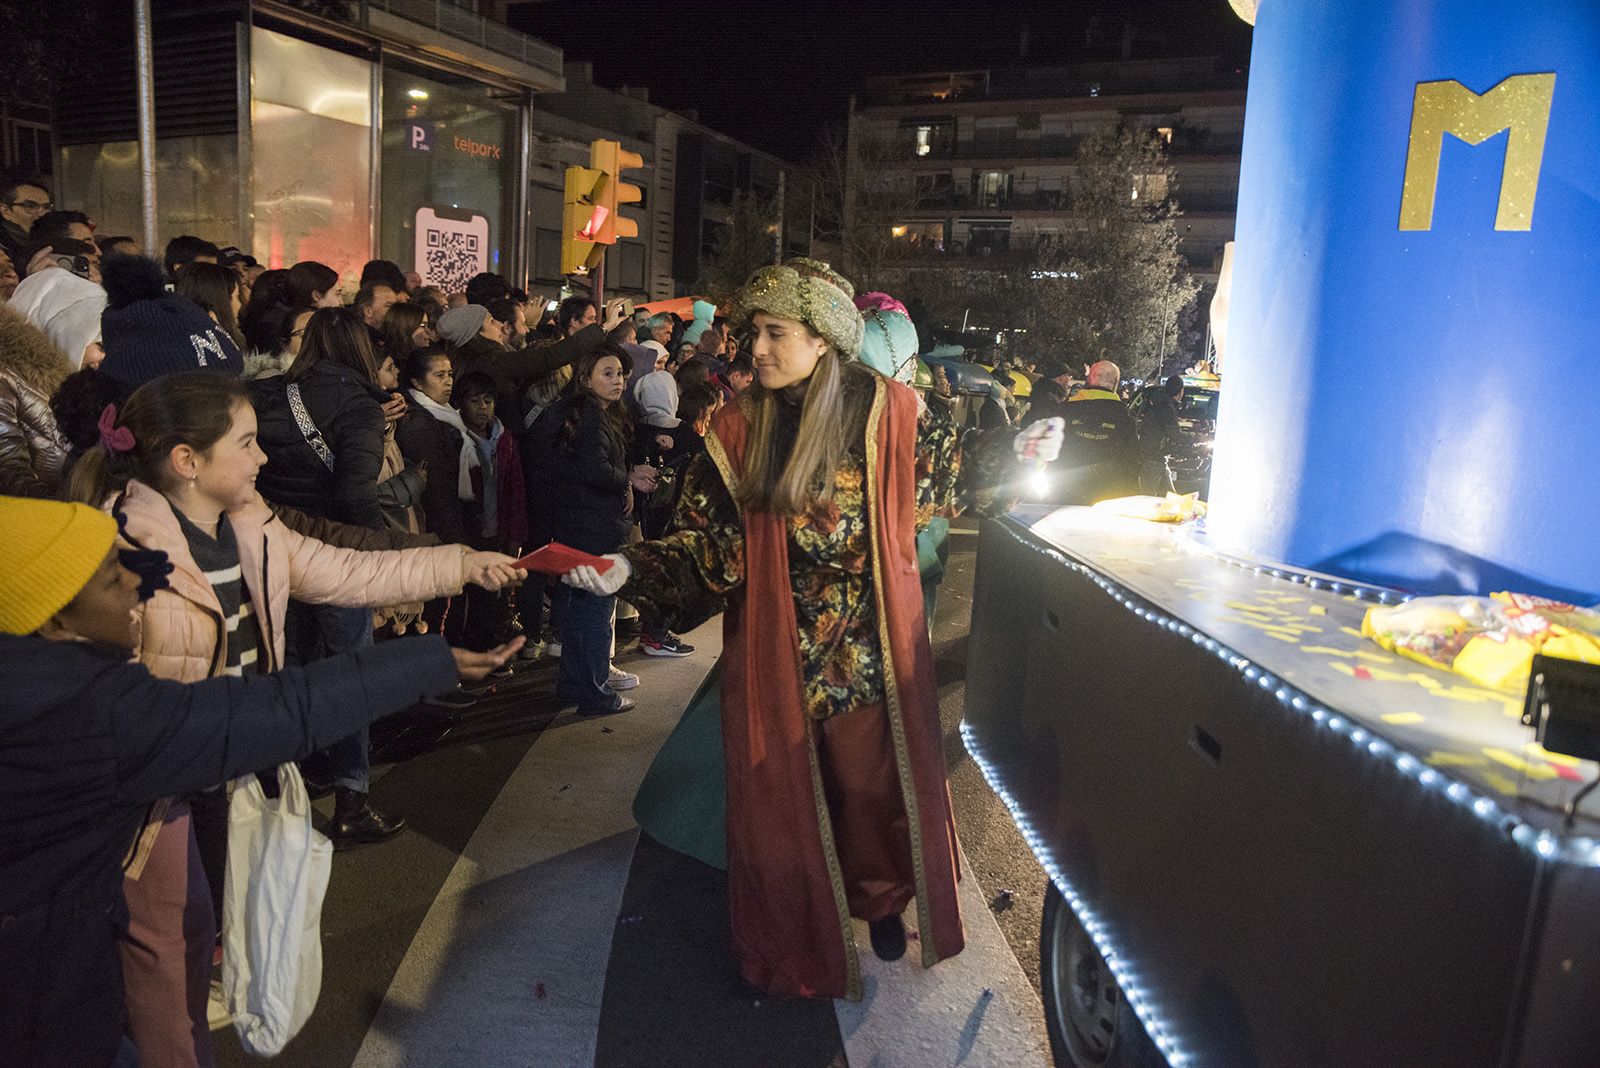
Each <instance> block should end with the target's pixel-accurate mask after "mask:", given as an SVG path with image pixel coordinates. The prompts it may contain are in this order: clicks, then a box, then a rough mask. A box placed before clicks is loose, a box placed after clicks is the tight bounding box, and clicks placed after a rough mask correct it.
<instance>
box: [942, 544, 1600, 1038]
mask: <svg viewBox="0 0 1600 1068" xmlns="http://www.w3.org/2000/svg"><path fill="white" fill-rule="evenodd" d="M1012 537H1013V538H1016V540H1017V541H1018V542H1020V543H1021V544H1023V545H1025V546H1027V547H1028V548H1029V549H1031V550H1032V551H1034V552H1036V553H1039V554H1040V555H1042V556H1045V557H1048V558H1049V559H1051V560H1053V561H1055V562H1056V563H1058V564H1061V565H1063V566H1065V567H1067V568H1068V569H1069V570H1071V571H1075V572H1077V573H1078V574H1080V575H1083V576H1085V577H1086V578H1088V579H1089V580H1090V581H1092V582H1093V583H1094V584H1095V585H1096V586H1098V587H1100V589H1101V590H1103V591H1104V592H1105V593H1106V594H1107V595H1109V596H1110V597H1111V598H1112V599H1113V600H1115V601H1116V602H1117V603H1118V604H1120V605H1122V606H1123V607H1124V608H1126V609H1128V611H1130V612H1132V613H1133V614H1134V615H1136V616H1138V617H1139V618H1140V619H1143V620H1146V621H1147V622H1151V623H1154V624H1156V625H1157V626H1162V627H1165V628H1166V629H1167V630H1169V631H1171V632H1173V633H1174V634H1177V635H1179V636H1180V637H1184V638H1187V639H1188V640H1189V641H1191V642H1193V643H1194V644H1195V645H1198V646H1200V647H1201V648H1203V649H1205V650H1206V651H1207V652H1209V653H1212V654H1214V655H1215V656H1216V657H1217V658H1218V659H1219V660H1223V661H1225V662H1226V663H1227V664H1228V665H1229V666H1230V667H1232V668H1233V669H1234V670H1236V671H1238V672H1239V673H1240V674H1241V675H1243V676H1244V678H1245V680H1246V681H1248V682H1252V683H1254V684H1255V685H1256V686H1258V687H1260V688H1261V689H1263V690H1267V691H1269V692H1271V693H1272V695H1273V696H1274V697H1275V698H1276V699H1277V701H1278V703H1279V704H1281V705H1283V706H1284V707H1285V708H1288V709H1291V710H1292V711H1294V712H1298V713H1300V714H1301V715H1303V716H1307V717H1309V718H1310V719H1311V721H1312V722H1313V723H1314V724H1316V725H1317V726H1318V727H1324V728H1327V729H1328V730H1330V731H1332V732H1333V733H1334V734H1337V735H1340V736H1341V737H1344V738H1347V739H1348V740H1349V741H1350V743H1351V744H1352V745H1354V746H1356V747H1358V748H1361V749H1365V750H1366V751H1367V753H1369V754H1370V755H1371V756H1373V757H1376V758H1378V759H1380V760H1383V761H1385V762H1386V763H1388V764H1390V765H1391V766H1392V767H1394V768H1395V769H1397V770H1398V771H1399V772H1400V773H1401V774H1402V775H1404V776H1405V777H1406V778H1408V779H1410V780H1412V781H1413V782H1415V783H1417V784H1418V785H1420V786H1421V787H1423V788H1424V789H1425V790H1428V791H1430V792H1437V793H1439V794H1440V795H1442V796H1443V797H1445V798H1446V799H1448V800H1450V801H1452V802H1454V803H1455V804H1456V805H1458V806H1460V807H1461V808H1463V809H1466V810H1467V811H1469V812H1471V813H1472V814H1473V815H1474V816H1477V817H1478V818H1479V819H1481V820H1483V821H1484V822H1485V823H1488V824H1491V825H1493V826H1496V827H1498V828H1500V829H1501V830H1502V831H1504V832H1505V833H1506V834H1507V835H1508V836H1509V837H1510V838H1511V841H1512V842H1514V843H1515V844H1516V845H1517V846H1518V847H1520V848H1521V849H1523V850H1525V851H1527V852H1529V853H1532V854H1533V855H1534V856H1535V857H1537V858H1538V859H1539V860H1540V861H1547V862H1554V863H1558V864H1571V865H1575V866H1578V867H1590V868H1592V867H1600V842H1597V841H1596V840H1595V839H1593V838H1591V837H1587V836H1586V837H1580V838H1570V839H1563V838H1561V837H1558V836H1557V835H1554V834H1551V833H1550V832H1549V831H1545V830H1540V829H1538V828H1536V827H1534V826H1533V825H1531V824H1529V823H1527V822H1526V821H1524V820H1523V819H1522V818H1521V817H1519V816H1517V815H1515V814H1514V813H1511V812H1508V811H1506V810H1505V809H1503V808H1502V807H1501V806H1500V804H1499V803H1498V802H1497V801H1495V800H1494V799H1493V798H1491V797H1488V796H1486V795H1484V794H1480V793H1478V792H1477V791H1475V790H1473V789H1472V788H1471V787H1470V786H1468V785H1467V784H1466V783H1463V782H1461V781H1459V780H1457V779H1453V778H1451V777H1450V776H1448V775H1446V774H1444V773H1443V772H1440V771H1438V770H1437V769H1435V768H1431V767H1429V766H1428V765H1426V764H1424V763H1423V762H1422V761H1421V760H1418V759H1417V758H1416V757H1414V756H1412V755H1411V754H1410V753H1408V752H1405V751H1404V750H1401V749H1399V748H1397V747H1396V746H1394V745H1392V744H1391V743H1390V742H1388V741H1386V740H1385V739H1383V738H1380V737H1378V736H1376V735H1374V734H1373V733H1372V732H1371V731H1369V730H1367V729H1366V728H1365V727H1360V726H1357V725H1356V724H1354V723H1352V722H1351V721H1350V720H1349V719H1347V718H1346V717H1345V716H1342V715H1340V714H1338V713H1336V712H1333V711H1330V710H1329V709H1328V708H1326V707H1324V706H1323V705H1321V704H1318V703H1317V702H1316V701H1315V700H1314V699H1312V698H1311V697H1310V696H1308V695H1307V694H1305V693H1304V692H1303V691H1301V690H1298V689H1296V688H1295V687H1293V686H1291V685H1289V684H1288V683H1287V682H1285V681H1283V680H1282V679H1280V678H1279V677H1278V676H1276V675H1274V674H1272V673H1271V672H1269V671H1264V670H1262V669H1261V668H1259V667H1257V666H1256V665H1255V664H1254V663H1252V662H1251V660H1250V659H1249V658H1248V657H1246V656H1243V655H1241V654H1240V653H1238V652H1235V651H1234V650H1232V649H1230V648H1228V647H1227V646H1225V645H1223V644H1222V643H1221V642H1219V641H1217V640H1216V639H1215V638H1212V637H1210V636H1209V635H1206V634H1204V633H1202V632H1200V631H1198V630H1196V629H1195V628H1194V627H1191V626H1189V624H1187V623H1185V622H1183V621H1182V620H1179V619H1175V618H1173V617H1172V616H1169V615H1167V614H1166V613H1164V612H1162V611H1160V610H1158V609H1155V608H1152V607H1148V606H1147V605H1145V604H1144V603H1142V602H1140V601H1138V600H1136V599H1135V598H1132V597H1129V596H1128V595H1127V594H1125V593H1123V592H1122V589H1121V588H1120V587H1118V586H1117V585H1116V584H1115V583H1113V582H1112V581H1111V580H1110V579H1107V578H1106V577H1105V576H1103V575H1101V574H1100V573H1099V572H1098V571H1096V570H1094V569H1093V568H1091V567H1088V566H1086V565H1084V564H1080V563H1078V562H1077V561H1075V560H1072V559H1069V558H1068V557H1067V556H1066V555H1065V554H1063V553H1061V552H1060V551H1058V550H1056V549H1053V548H1048V547H1045V546H1041V545H1039V544H1037V543H1035V542H1033V541H1027V540H1024V539H1022V538H1019V537H1017V536H1016V535H1015V534H1013V535H1012ZM1235 566H1246V567H1247V566H1250V565H1244V564H1236V565H1235ZM1256 570H1258V571H1261V572H1262V573H1264V574H1272V575H1274V576H1275V577H1285V578H1287V577H1288V576H1289V573H1288V572H1285V573H1284V574H1283V575H1282V576H1279V575H1278V573H1277V571H1274V570H1269V569H1266V568H1260V567H1257V568H1256ZM1305 577H1306V579H1307V580H1308V581H1310V577H1309V576H1305ZM1317 581H1321V580H1317ZM1313 588H1322V587H1317V586H1313ZM1326 588H1328V589H1331V590H1333V591H1334V592H1343V590H1344V589H1348V590H1349V591H1350V592H1352V593H1354V592H1356V591H1357V587H1356V586H1355V585H1353V584H1345V583H1332V582H1330V583H1328V584H1327V587H1326ZM1402 599H1403V598H1402ZM961 740H962V742H963V743H964V744H965V746H966V749H967V752H968V753H969V754H970V755H971V757H972V759H973V761H974V762H975V763H976V764H977V765H978V768H979V770H980V771H982V772H983V777H984V780H985V781H986V782H988V784H989V788H990V789H992V790H993V791H994V793H995V795H996V796H997V797H999V798H1000V800H1001V802H1003V803H1004V804H1005V806H1006V809H1007V811H1009V812H1010V813H1011V819H1012V821H1013V822H1014V823H1015V824H1016V825H1017V830H1018V831H1020V832H1021V833H1022V838H1023V841H1025V842H1026V843H1027V844H1028V848H1029V849H1030V850H1032V852H1033V855H1034V858H1035V859H1037V860H1038V861H1039V864H1040V866H1041V867H1043V868H1044V870H1045V874H1046V875H1048V876H1049V877H1050V881H1051V882H1053V883H1054V884H1055V886H1056V889H1058V890H1060V891H1061V895H1062V897H1064V898H1065V899H1066V901H1067V904H1068V905H1069V906H1071V908H1072V911H1073V913H1074V914H1075V915H1076V916H1077V917H1078V921H1079V922H1080V923H1082V924H1083V927H1084V930H1086V931H1088V932H1089V937H1090V938H1091V939H1092V940H1093V941H1094V944H1095V948H1096V949H1098V950H1099V951H1100V955H1101V957H1103V958H1104V959H1105V962H1106V966H1107V967H1109V968H1110V969H1111V974H1112V975H1113V976H1115V977H1116V980H1117V985H1118V986H1119V987H1121V988H1122V992H1123V995H1124V996H1125V997H1126V998H1127V1000H1128V1004H1129V1006H1130V1007H1131V1008H1132V1009H1133V1011H1134V1014H1135V1015H1136V1016H1137V1017H1138V1018H1139V1022H1140V1023H1141V1024H1143V1025H1144V1029H1145V1031H1147V1032H1148V1033H1149V1035H1150V1037H1151V1039H1152V1040H1153V1041H1154V1042H1155V1044H1156V1047H1157V1048H1158V1049H1159V1050H1160V1051H1161V1053H1162V1056H1164V1057H1166V1059H1167V1063H1168V1064H1170V1065H1172V1068H1183V1066H1184V1065H1185V1064H1187V1063H1188V1062H1189V1058H1188V1057H1187V1055H1186V1054H1184V1053H1183V1052H1182V1050H1181V1049H1180V1048H1179V1046H1178V1043H1177V1039H1176V1037H1175V1035H1174V1034H1173V1032H1172V1030H1171V1028H1170V1027H1168V1026H1167V1025H1165V1024H1163V1023H1162V1022H1161V1020H1160V1019H1159V1018H1158V1017H1157V1015H1156V1012H1155V1008H1154V1006H1153V1005H1152V1003H1151V999H1150V996H1149V994H1148V993H1147V992H1145V991H1144V990H1143V989H1142V988H1141V987H1140V986H1139V985H1138V984H1137V983H1135V982H1134V981H1133V979H1132V976H1131V975H1130V974H1129V972H1128V970H1127V967H1126V966H1125V965H1124V964H1123V963H1122V961H1123V958H1122V957H1120V956H1119V955H1118V954H1117V951H1116V949H1115V948H1114V947H1113V946H1112V945H1111V943H1110V941H1109V938H1108V937H1107V933H1106V925H1105V924H1104V923H1103V922H1101V921H1100V920H1099V919H1098V918H1097V917H1096V915H1095V913H1094V911H1093V910H1092V909H1090V908H1089V906H1088V904H1087V903H1086V902H1085V901H1084V900H1083V898H1082V897H1081V896H1079V894H1078V892H1077V891H1076V890H1075V889H1074V888H1073V886H1072V883H1071V882H1070V881H1069V880H1068V879H1067V877H1066V875H1065V873H1063V872H1062V870H1061V868H1060V867H1059V866H1058V865H1057V864H1056V862H1055V860H1054V859H1053V858H1052V857H1051V855H1050V852H1049V847H1048V846H1047V844H1046V843H1045V842H1044V840H1043V839H1042V838H1040V836H1039V834H1038V833H1037V832H1036V831H1034V830H1033V828H1032V826H1031V825H1030V824H1029V822H1028V820H1027V817H1026V816H1025V815H1024V813H1023V811H1022V807H1021V806H1020V805H1019V804H1018V803H1017V800H1016V798H1014V797H1013V796H1012V795H1011V792H1010V791H1009V790H1007V789H1006V788H1005V786H1004V784H1003V783H1002V782H1001V781H1000V777H999V775H998V774H997V772H996V771H995V769H994V767H993V765H991V764H990V763H989V761H988V760H987V759H986V758H985V757H984V755H983V752H982V750H981V748H980V747H979V746H978V743H977V740H976V736H975V732H974V731H973V730H972V728H971V726H970V725H969V724H968V723H967V722H966V721H965V720H963V721H962V723H961Z"/></svg>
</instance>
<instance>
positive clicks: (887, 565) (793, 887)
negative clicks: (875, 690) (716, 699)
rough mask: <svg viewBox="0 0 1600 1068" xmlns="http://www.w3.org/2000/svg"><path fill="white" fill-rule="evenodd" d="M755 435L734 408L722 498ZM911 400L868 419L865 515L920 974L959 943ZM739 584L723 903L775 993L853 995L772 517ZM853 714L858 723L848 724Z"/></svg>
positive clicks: (726, 683) (759, 975)
mask: <svg viewBox="0 0 1600 1068" xmlns="http://www.w3.org/2000/svg"><path fill="white" fill-rule="evenodd" d="M748 433H749V425H748V424H747V423H746V421H745V418H744V416H743V414H742V413H741V411H740V408H739V406H738V405H736V404H735V405H728V406H727V407H725V408H724V409H723V410H722V412H721V413H719V415H718V416H717V418H716V421H715V423H714V425H713V428H712V433H711V434H710V435H709V436H708V437H707V447H708V449H709V451H710V453H711V457H712V459H713V460H714V461H715V462H716V465H717V468H718V470H719V471H720V472H721V474H722V477H723V480H724V481H725V482H726V483H727V485H728V488H729V491H730V493H731V492H732V491H733V489H734V487H735V485H736V483H737V480H738V478H739V475H740V473H741V472H742V471H743V469H744V460H745V448H746V443H747V438H748ZM916 441H917V402H916V396H915V394H913V393H912V391H911V390H910V389H908V388H906V387H905V386H903V385H900V384H899V383H896V382H890V381H888V380H885V379H879V380H878V381H877V383H876V395H875V398H874V401H873V406H872V410H871V414H870V416H869V417H868V420H867V457H868V463H867V491H866V499H867V507H868V509H869V512H870V517H871V518H870V523H871V530H872V574H873V589H874V591H875V594H876V597H877V601H878V603H877V606H876V607H877V619H878V637H879V642H880V644H881V647H882V650H883V654H884V666H885V672H884V676H885V679H884V681H885V691H886V698H887V705H888V709H887V714H888V717H889V722H890V726H891V736H892V742H893V747H894V766H895V767H896V768H897V769H898V771H899V787H900V794H901V796H902V797H903V798H904V800H905V809H906V815H907V817H908V824H909V828H910V833H911V849H910V856H911V858H912V865H913V869H914V870H913V871H911V872H908V873H905V874H906V875H907V876H908V878H907V879H906V883H907V884H908V885H914V886H915V888H916V901H917V926H918V928H919V932H920V940H921V946H922V963H923V966H924V967H927V966H931V965H932V964H934V963H936V962H938V961H939V960H942V959H944V958H946V957H950V956H954V955H955V954H957V953H959V952H960V951H961V949H962V947H963V945H964V944H965V932H964V930H963V928H962V923H961V910H960V906H959V904H958V901H957V896H956V880H957V879H958V878H959V872H958V864H959V862H958V860H957V856H958V854H957V849H956V832H955V822H954V818H953V816H952V813H951V805H950V791H949V787H948V785H947V783H946V778H945V763H944V752H943V746H942V741H941V731H940V724H939V704H938V697H937V691H936V687H935V682H934V673H933V652H932V649H931V647H930V646H929V642H928V631H927V627H926V625H925V623H924V621H923V612H922V587H921V581H920V578H919V575H918V571H917V553H916V544H915V541H916V519H915V506H916V469H915V461H916ZM743 522H744V533H745V583H744V587H743V590H742V591H741V593H740V594H739V595H737V596H735V597H734V598H733V599H732V600H731V601H730V603H729V606H728V610H727V613H726V615H725V616H724V622H723V634H724V638H723V643H724V644H723V661H722V669H723V679H722V732H723V750H724V755H725V759H726V762H727V769H728V895H729V909H730V912H731V914H732V922H733V945H734V952H735V954H736V955H737V957H738V960H739V967H740V971H741V972H742V974H743V975H744V977H745V979H747V980H748V981H749V982H751V983H752V984H754V985H756V986H758V987H760V988H761V989H763V990H766V991H769V992H771V993H774V994H798V995H807V996H818V997H846V998H850V999H851V1000H857V999H859V998H860V997H861V970H860V962H859V959H858V957H857V954H856V947H855V941H854V938H853V934H852V931H851V926H850V913H849V906H848V902H847V899H846V892H845V886H844V881H843V878H842V876H841V872H840V865H839V857H838V853H837V851H836V848H835V844H834V837H833V830H832V827H831V821H830V819H829V814H828V804H827V799H826V797H825V796H824V793H823V786H822V779H821V776H820V773H819V770H818V760H817V749H816V740H815V737H814V735H815V733H816V730H817V724H816V722H815V721H813V720H812V719H811V718H810V717H808V716H807V715H806V714H805V712H804V710H803V708H802V705H801V693H802V682H801V675H800V651H799V650H800V644H799V637H798V631H797V625H796V622H795V611H794V592H793V590H792V589H791V586H790V581H789V563H788V536H787V530H786V524H785V520H784V518H783V517H781V516H774V515H768V514H753V513H748V512H746V513H744V515H743ZM845 714H846V715H852V714H860V713H845Z"/></svg>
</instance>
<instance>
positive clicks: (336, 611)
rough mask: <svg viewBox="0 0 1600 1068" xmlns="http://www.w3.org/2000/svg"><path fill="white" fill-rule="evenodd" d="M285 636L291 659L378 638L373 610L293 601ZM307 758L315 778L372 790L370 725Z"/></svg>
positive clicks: (305, 659) (296, 661)
mask: <svg viewBox="0 0 1600 1068" xmlns="http://www.w3.org/2000/svg"><path fill="white" fill-rule="evenodd" d="M285 637H287V638H288V645H289V649H288V657H287V659H288V662H289V663H290V664H293V665H303V664H309V663H311V662H312V661H313V660H322V659H324V658H325V657H330V656H338V655H339V654H340V653H348V652H350V651H351V650H352V649H359V648H361V647H363V646H366V645H371V644H372V610H371V609H370V608H339V607H337V606H335V605H331V604H303V603H302V602H300V601H290V602H289V618H288V625H287V627H286V630H285ZM301 763H302V765H303V766H304V767H305V768H306V770H307V773H308V774H309V775H310V776H311V778H313V779H317V780H319V781H327V780H328V779H330V778H331V779H332V780H333V784H334V785H335V786H341V787H344V788H345V789H348V790H355V791H356V792H358V793H363V794H364V793H366V792H367V786H368V782H369V779H370V777H371V775H370V767H369V765H368V762H367V728H365V727H362V728H361V729H360V730H359V731H357V732H356V733H355V734H352V735H350V736H349V737H348V738H341V739H340V740H339V741H337V742H334V743H333V744H332V745H330V746H328V748H326V749H324V750H322V751H321V752H320V753H313V754H311V756H309V757H307V758H306V759H305V760H304V761H302V762H301Z"/></svg>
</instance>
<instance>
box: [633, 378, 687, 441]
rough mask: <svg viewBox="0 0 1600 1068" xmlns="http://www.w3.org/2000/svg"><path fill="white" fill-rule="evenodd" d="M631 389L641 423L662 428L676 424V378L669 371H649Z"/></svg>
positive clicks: (670, 427) (669, 428) (668, 428)
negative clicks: (637, 402)
mask: <svg viewBox="0 0 1600 1068" xmlns="http://www.w3.org/2000/svg"><path fill="white" fill-rule="evenodd" d="M633 389H634V396H635V397H636V398H637V399H638V401H639V413H640V414H639V421H640V422H641V423H646V424H648V425H650V426H658V427H661V428H662V429H664V430H671V429H672V428H673V427H675V426H677V425H678V422H679V420H678V380H677V379H675V378H673V377H672V373H671V372H670V371H651V372H650V373H649V374H647V375H645V376H644V377H643V378H641V379H639V382H638V384H637V385H635V386H634V387H633Z"/></svg>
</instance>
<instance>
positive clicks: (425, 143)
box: [406, 122, 433, 152]
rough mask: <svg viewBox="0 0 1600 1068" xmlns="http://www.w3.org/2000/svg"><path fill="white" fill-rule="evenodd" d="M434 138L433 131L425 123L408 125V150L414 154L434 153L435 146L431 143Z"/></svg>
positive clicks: (409, 123) (410, 123)
mask: <svg viewBox="0 0 1600 1068" xmlns="http://www.w3.org/2000/svg"><path fill="white" fill-rule="evenodd" d="M432 138H433V131H432V130H431V129H430V128H429V124H428V123H425V122H408V123H406V148H408V149H410V150H411V151H413V152H432V151H433V145H432V144H430V143H429V142H430V141H431V140H432Z"/></svg>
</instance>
